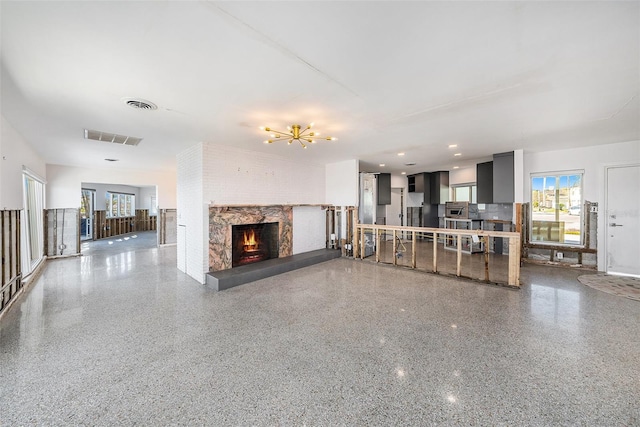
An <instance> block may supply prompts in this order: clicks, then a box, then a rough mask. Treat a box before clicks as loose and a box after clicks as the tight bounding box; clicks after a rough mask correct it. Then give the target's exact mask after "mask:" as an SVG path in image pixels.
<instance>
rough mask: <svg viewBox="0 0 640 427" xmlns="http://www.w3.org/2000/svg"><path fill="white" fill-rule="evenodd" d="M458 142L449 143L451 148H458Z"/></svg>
mask: <svg viewBox="0 0 640 427" xmlns="http://www.w3.org/2000/svg"><path fill="white" fill-rule="evenodd" d="M457 146H458V144H449V148H456V147H457Z"/></svg>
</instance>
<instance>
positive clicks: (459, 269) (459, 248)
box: [456, 234, 462, 277]
mask: <svg viewBox="0 0 640 427" xmlns="http://www.w3.org/2000/svg"><path fill="white" fill-rule="evenodd" d="M457 239H458V244H457V247H456V249H457V251H456V255H457V256H456V276H458V277H460V274H461V273H462V234H458V237H457Z"/></svg>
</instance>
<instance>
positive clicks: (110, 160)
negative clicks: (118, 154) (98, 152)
mask: <svg viewBox="0 0 640 427" xmlns="http://www.w3.org/2000/svg"><path fill="white" fill-rule="evenodd" d="M105 160H106V161H107V162H117V161H118V159H105Z"/></svg>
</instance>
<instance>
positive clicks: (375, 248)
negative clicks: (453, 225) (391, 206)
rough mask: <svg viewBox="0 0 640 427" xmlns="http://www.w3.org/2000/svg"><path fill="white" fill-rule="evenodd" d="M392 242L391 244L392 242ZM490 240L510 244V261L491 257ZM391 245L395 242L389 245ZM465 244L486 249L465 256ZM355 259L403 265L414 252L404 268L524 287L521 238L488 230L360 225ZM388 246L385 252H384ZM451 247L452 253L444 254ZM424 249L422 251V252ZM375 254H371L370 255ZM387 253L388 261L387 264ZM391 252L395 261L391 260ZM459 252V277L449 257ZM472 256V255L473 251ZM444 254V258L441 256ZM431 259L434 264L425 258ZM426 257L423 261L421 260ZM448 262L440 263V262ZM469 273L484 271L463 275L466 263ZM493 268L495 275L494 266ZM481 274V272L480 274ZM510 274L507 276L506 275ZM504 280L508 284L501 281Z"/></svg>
mask: <svg viewBox="0 0 640 427" xmlns="http://www.w3.org/2000/svg"><path fill="white" fill-rule="evenodd" d="M389 239H391V240H389ZM490 239H507V240H508V242H509V243H508V248H509V249H508V258H507V260H506V262H505V257H506V256H504V255H493V254H490V251H489V247H490V244H489V243H490ZM389 242H392V244H391V245H389ZM464 242H474V243H476V244H478V246H479V247H482V249H481V253H479V254H466V253H463V246H464V245H465V243H464ZM353 243H354V246H353V249H354V252H353V254H354V257H355V258H360V259H364V258H366V257H369V256H374V255H375V260H376V262H386V263H390V264H393V265H400V263H399V262H398V261H399V259H400V258H401V257H402V258H403V260H404V259H405V258H404V257H405V254H406V252H409V249H408V248H407V245H408V246H409V247H410V248H411V249H410V256H411V258H410V261H408V258H407V261H403V263H402V264H401V265H404V266H406V267H410V268H414V269H415V268H420V267H419V266H418V264H419V261H420V264H422V265H423V266H424V267H423V268H422V269H424V270H426V271H430V272H433V273H439V274H451V275H455V276H457V277H466V278H470V279H475V280H481V281H484V282H492V283H500V284H506V285H509V286H513V287H519V286H520V248H521V245H520V234H519V233H512V232H507V231H487V230H459V229H455V230H454V229H447V228H427V227H399V226H390V225H372V224H357V225H356V226H355V235H354V239H353ZM383 246H384V248H383ZM445 247H447V249H448V250H450V252H446V251H444V252H443V250H444V249H445ZM420 248H421V249H420ZM369 251H371V253H368V252H369ZM383 251H384V252H385V257H384V258H385V259H386V261H385V260H383ZM389 252H390V254H391V257H392V258H393V260H392V261H391V262H389V261H388V259H389ZM453 252H455V254H456V255H455V263H454V264H455V273H454V269H453V267H452V265H451V264H452V263H451V262H450V261H451V259H450V258H451V257H450V256H448V254H449V253H453ZM470 252H471V251H470ZM439 253H440V255H438V254H439ZM429 256H430V257H431V260H430V261H431V262H428V261H429V260H425V259H424V257H429ZM420 257H422V258H420ZM440 257H442V258H446V259H444V260H440V259H439V258H440ZM465 260H466V262H465V267H466V268H467V269H469V268H473V266H471V263H473V265H474V266H475V267H479V268H482V269H483V270H484V271H483V272H481V273H480V274H475V275H473V274H467V275H465V274H463V261H465ZM445 261H448V262H446V266H447V267H448V268H449V269H450V273H447V272H445V271H444V269H443V268H441V267H443V266H444V265H445ZM491 265H493V267H491V268H492V271H490V269H491V268H490V266H491ZM476 273H477V272H476ZM505 274H506V275H505ZM499 276H502V277H503V278H505V279H506V280H500V279H497V277H499Z"/></svg>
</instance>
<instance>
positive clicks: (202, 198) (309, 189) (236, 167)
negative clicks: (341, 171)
mask: <svg viewBox="0 0 640 427" xmlns="http://www.w3.org/2000/svg"><path fill="white" fill-rule="evenodd" d="M309 158H310V159H312V157H311V156H310V157H309ZM177 160H178V162H177V163H178V171H177V191H178V200H177V205H178V248H177V250H178V253H177V256H178V268H179V269H180V270H182V271H185V272H186V273H187V274H188V275H190V276H191V277H193V278H194V279H196V280H198V281H199V282H200V283H204V282H205V275H206V271H207V270H208V265H209V251H208V243H209V242H208V232H207V230H208V227H209V212H208V207H209V205H210V204H216V205H233V204H250V205H274V204H291V205H299V204H318V205H320V204H324V203H326V202H325V198H326V194H325V167H324V166H323V165H317V164H314V163H313V162H312V161H311V160H310V161H309V162H300V161H293V160H290V159H286V158H283V157H280V156H275V155H270V154H264V153H257V152H254V151H249V150H243V149H238V148H235V147H228V146H223V145H215V144H207V143H200V144H198V145H195V146H193V147H191V148H189V149H188V150H185V151H184V152H182V153H180V154H179V155H178V158H177ZM318 210H320V208H319V207H318ZM305 215H306V214H302V217H299V218H298V220H299V221H301V223H300V224H299V226H298V227H299V229H300V228H301V227H302V228H301V229H304V226H303V224H304V223H305V221H307V220H308V219H307V220H305V219H304V218H309V217H308V216H305ZM321 224H322V242H323V243H322V247H324V217H323V218H322V221H321ZM310 231H311V232H310V233H304V232H298V233H295V232H294V235H295V234H297V235H298V237H294V238H295V239H297V240H296V245H297V248H298V250H302V248H308V247H314V248H316V249H317V248H318V247H317V245H318V243H317V241H318V236H317V235H316V232H317V226H313V227H310ZM294 250H296V249H295V246H294Z"/></svg>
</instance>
